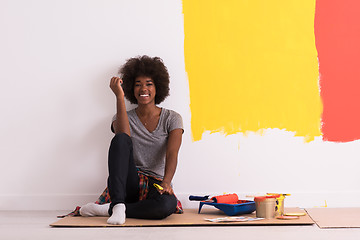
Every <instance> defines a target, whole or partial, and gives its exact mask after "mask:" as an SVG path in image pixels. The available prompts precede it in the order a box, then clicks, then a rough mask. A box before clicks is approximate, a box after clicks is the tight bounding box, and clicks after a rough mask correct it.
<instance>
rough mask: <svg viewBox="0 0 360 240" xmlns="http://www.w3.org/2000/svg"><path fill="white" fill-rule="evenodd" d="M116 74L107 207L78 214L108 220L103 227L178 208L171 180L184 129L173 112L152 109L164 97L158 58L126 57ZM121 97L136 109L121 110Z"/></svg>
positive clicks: (154, 216)
mask: <svg viewBox="0 0 360 240" xmlns="http://www.w3.org/2000/svg"><path fill="white" fill-rule="evenodd" d="M119 73H120V74H121V75H122V79H121V78H119V77H113V78H111V81H110V88H111V89H112V91H113V92H114V94H115V96H116V108H117V112H116V115H115V116H114V117H113V122H112V125H111V129H112V131H113V132H114V133H115V136H114V138H113V139H112V141H111V144H110V148H109V156H108V168H109V177H108V183H107V185H108V190H109V195H110V199H111V203H108V204H103V205H99V204H95V203H88V204H86V205H84V206H82V207H81V209H80V214H81V215H82V216H87V217H89V216H110V218H109V219H108V220H107V222H108V223H109V224H123V223H124V222H125V218H126V217H130V218H142V219H163V218H166V217H167V216H169V215H171V214H172V213H174V212H175V211H176V210H177V206H178V201H177V199H176V197H175V195H174V192H173V189H172V186H171V181H172V179H173V176H174V174H175V171H176V166H177V158H178V151H179V149H180V145H181V141H182V134H183V131H184V130H183V123H182V118H181V116H180V115H179V114H178V113H176V112H175V111H172V110H168V109H165V108H160V107H158V106H157V104H159V103H161V102H162V101H164V100H165V98H166V97H167V96H168V95H169V74H168V71H167V68H166V67H165V65H164V64H163V61H162V60H161V59H160V58H158V57H154V58H151V57H148V56H142V57H136V58H131V59H129V60H128V61H127V62H126V63H125V64H124V65H123V66H122V67H121V69H120V71H119ZM124 97H126V98H127V99H128V100H129V101H130V102H131V103H133V104H137V107H136V108H135V109H132V110H129V111H127V110H126V107H125V100H124ZM154 184H158V185H160V186H161V187H158V188H159V189H158V188H155V186H154ZM160 189H161V190H160ZM180 206H181V205H180Z"/></svg>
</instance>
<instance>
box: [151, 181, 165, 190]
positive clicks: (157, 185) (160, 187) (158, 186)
mask: <svg viewBox="0 0 360 240" xmlns="http://www.w3.org/2000/svg"><path fill="white" fill-rule="evenodd" d="M153 185H154V187H156V188H157V189H158V190H164V188H163V187H162V186H160V185H159V184H156V183H154V184H153Z"/></svg>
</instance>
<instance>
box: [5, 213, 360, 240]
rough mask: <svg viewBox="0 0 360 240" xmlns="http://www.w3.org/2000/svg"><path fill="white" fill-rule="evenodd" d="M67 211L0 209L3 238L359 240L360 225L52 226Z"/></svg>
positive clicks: (9, 239)
mask: <svg viewBox="0 0 360 240" xmlns="http://www.w3.org/2000/svg"><path fill="white" fill-rule="evenodd" d="M65 213H67V212H66V211H19V212H10V211H0V240H12V239H14V240H15V239H16V240H21V239H36V240H41V239H46V240H57V239H69V240H72V239H76V240H82V239H84V240H85V239H86V240H88V239H98V240H107V239H117V240H131V239H139V240H146V239H152V240H153V239H154V240H163V239H165V240H170V239H194V240H201V239H204V240H211V239H216V240H224V239H226V238H231V239H234V240H235V239H246V240H247V239H251V240H253V239H261V240H264V239H276V240H283V239H284V240H285V239H287V240H288V239H291V240H297V239H306V240H311V239H316V240H318V239H326V240H333V239H339V240H349V239H354V240H355V239H356V240H359V239H360V228H352V229H320V228H318V227H317V226H316V225H312V226H263V227H259V226H248V227H245V226H231V227H144V228H139V227H137V228H117V227H114V228H52V227H49V224H50V223H53V222H55V221H56V220H57V218H56V216H57V215H61V214H65Z"/></svg>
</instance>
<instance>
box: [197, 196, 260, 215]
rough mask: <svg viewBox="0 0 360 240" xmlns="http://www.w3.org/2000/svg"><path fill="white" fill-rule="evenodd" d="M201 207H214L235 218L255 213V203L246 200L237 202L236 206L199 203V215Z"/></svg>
mask: <svg viewBox="0 0 360 240" xmlns="http://www.w3.org/2000/svg"><path fill="white" fill-rule="evenodd" d="M203 205H210V206H214V207H216V208H217V209H219V210H221V211H223V212H224V213H225V214H226V215H228V216H235V215H240V214H248V213H252V212H253V211H255V209H256V207H255V202H254V201H248V200H239V201H238V203H237V204H228V203H215V202H209V201H201V202H200V205H199V211H198V213H200V211H201V208H202V207H203Z"/></svg>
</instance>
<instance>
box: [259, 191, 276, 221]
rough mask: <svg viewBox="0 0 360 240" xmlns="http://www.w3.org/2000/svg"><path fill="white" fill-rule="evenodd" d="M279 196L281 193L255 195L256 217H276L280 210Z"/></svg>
mask: <svg viewBox="0 0 360 240" xmlns="http://www.w3.org/2000/svg"><path fill="white" fill-rule="evenodd" d="M277 197H280V196H279V195H270V196H260V197H255V199H254V201H255V207H256V217H258V218H266V219H270V218H275V216H276V215H277V210H278V206H277V205H278V201H277V199H276V198H277Z"/></svg>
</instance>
